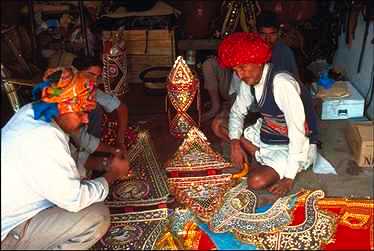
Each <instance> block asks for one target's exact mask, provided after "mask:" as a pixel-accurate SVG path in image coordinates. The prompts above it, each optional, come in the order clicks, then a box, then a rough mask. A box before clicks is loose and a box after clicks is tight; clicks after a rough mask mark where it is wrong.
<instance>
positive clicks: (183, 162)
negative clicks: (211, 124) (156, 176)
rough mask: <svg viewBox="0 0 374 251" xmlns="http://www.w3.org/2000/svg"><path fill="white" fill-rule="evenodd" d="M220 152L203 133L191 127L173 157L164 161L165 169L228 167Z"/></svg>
mask: <svg viewBox="0 0 374 251" xmlns="http://www.w3.org/2000/svg"><path fill="white" fill-rule="evenodd" d="M230 166H231V164H230V163H229V162H227V161H226V160H225V159H224V158H223V157H222V156H221V155H220V154H218V153H217V152H215V151H214V150H213V149H212V148H211V146H210V143H209V142H208V141H207V138H206V137H205V135H204V134H203V133H202V132H201V131H200V130H199V129H198V128H196V127H192V128H191V129H190V131H189V132H188V133H187V136H186V138H185V139H184V140H183V142H182V144H181V145H180V146H179V147H178V150H177V151H176V153H175V154H174V155H173V157H172V158H171V159H170V160H168V161H166V163H165V169H166V171H168V172H172V171H200V170H206V169H222V168H225V167H230Z"/></svg>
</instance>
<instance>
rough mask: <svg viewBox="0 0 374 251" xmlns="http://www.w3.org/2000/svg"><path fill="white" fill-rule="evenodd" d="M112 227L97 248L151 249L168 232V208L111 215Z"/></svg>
mask: <svg viewBox="0 0 374 251" xmlns="http://www.w3.org/2000/svg"><path fill="white" fill-rule="evenodd" d="M111 222H112V224H111V227H110V228H109V230H108V232H107V233H106V235H105V236H104V237H103V238H102V239H101V240H100V242H99V243H97V244H96V246H95V249H96V250H151V249H156V248H155V247H156V244H157V243H158V241H159V240H160V238H162V237H163V236H164V234H166V233H167V232H168V228H169V221H168V211H167V209H166V208H165V209H156V210H148V211H143V212H136V213H124V214H113V215H111Z"/></svg>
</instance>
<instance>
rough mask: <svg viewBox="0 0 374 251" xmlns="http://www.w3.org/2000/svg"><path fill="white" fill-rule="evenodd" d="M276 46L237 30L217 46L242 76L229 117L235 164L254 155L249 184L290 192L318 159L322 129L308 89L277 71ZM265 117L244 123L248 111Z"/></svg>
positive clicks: (223, 59)
mask: <svg viewBox="0 0 374 251" xmlns="http://www.w3.org/2000/svg"><path fill="white" fill-rule="evenodd" d="M270 58H271V48H270V47H269V46H268V44H267V43H266V42H265V41H264V40H263V39H262V38H261V37H260V36H259V35H258V34H256V33H246V32H240V33H233V34H232V35H230V36H227V37H226V38H225V39H224V40H223V41H222V43H221V44H220V46H219V48H218V59H219V63H220V64H221V65H222V66H223V67H227V68H233V70H234V71H235V73H236V74H237V75H238V76H239V78H240V79H241V80H242V83H241V85H240V91H239V93H238V95H237V97H236V100H235V103H234V104H233V106H232V108H231V111H230V116H229V132H228V134H229V135H228V137H229V139H230V145H231V160H232V162H233V163H234V165H236V166H241V165H242V164H243V162H244V161H247V155H246V153H248V154H250V155H251V157H252V169H251V170H250V172H249V175H248V187H249V188H250V189H254V190H258V189H263V188H267V189H268V190H269V191H270V192H272V193H274V194H275V195H277V196H283V195H285V194H286V193H288V192H289V191H290V190H291V188H292V186H293V180H294V178H295V176H296V174H297V173H298V172H299V171H301V170H305V169H306V168H308V167H309V166H310V165H312V164H314V163H315V160H316V154H317V151H316V143H317V141H318V137H317V136H318V133H317V132H318V131H317V126H316V116H315V112H314V111H313V107H312V105H311V103H310V102H309V100H308V99H306V98H305V97H306V96H307V95H306V91H307V90H306V89H305V88H304V87H303V86H302V84H301V83H298V81H297V80H296V79H295V78H294V77H293V76H291V75H290V74H288V73H287V72H278V71H275V70H273V66H272V64H271V63H268V61H269V60H270ZM250 110H252V111H258V112H259V113H260V114H261V118H260V119H258V120H257V122H256V123H255V124H254V125H252V126H249V127H247V128H244V126H243V122H244V118H245V116H246V115H247V113H248V111H250Z"/></svg>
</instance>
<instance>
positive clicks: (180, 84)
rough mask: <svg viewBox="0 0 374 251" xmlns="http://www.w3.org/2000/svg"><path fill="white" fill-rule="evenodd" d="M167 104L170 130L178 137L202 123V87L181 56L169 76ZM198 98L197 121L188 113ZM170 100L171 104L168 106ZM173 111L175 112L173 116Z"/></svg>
mask: <svg viewBox="0 0 374 251" xmlns="http://www.w3.org/2000/svg"><path fill="white" fill-rule="evenodd" d="M166 87H167V99H168V100H166V106H167V108H166V109H167V112H168V119H169V131H170V133H171V134H172V135H173V136H175V137H177V138H182V137H184V136H185V135H186V134H187V132H188V131H189V130H190V128H191V127H192V126H199V125H200V101H199V100H200V93H199V92H200V88H199V80H198V79H197V78H196V77H195V76H194V75H193V73H192V71H191V70H190V68H189V67H188V65H187V64H186V62H185V61H184V59H183V58H182V57H181V56H179V57H178V58H177V60H176V61H175V63H174V66H173V68H172V69H171V71H170V73H169V76H168V84H167V86H166ZM195 97H196V99H197V102H196V104H197V111H198V121H197V123H196V122H195V121H194V120H193V119H192V118H191V116H190V115H189V114H188V113H187V110H188V108H189V107H190V106H191V104H192V102H193V101H194V99H195ZM168 101H169V102H170V103H171V106H168V105H167V104H168ZM172 113H175V115H174V117H173V118H172Z"/></svg>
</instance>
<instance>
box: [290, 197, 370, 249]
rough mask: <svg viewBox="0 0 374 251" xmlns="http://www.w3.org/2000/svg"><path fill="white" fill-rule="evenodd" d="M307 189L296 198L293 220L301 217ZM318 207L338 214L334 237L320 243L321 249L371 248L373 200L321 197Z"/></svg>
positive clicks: (299, 219)
mask: <svg viewBox="0 0 374 251" xmlns="http://www.w3.org/2000/svg"><path fill="white" fill-rule="evenodd" d="M308 193H309V192H306V193H305V196H302V197H301V198H300V199H298V201H297V206H296V207H297V208H296V209H295V210H294V211H293V216H294V217H293V218H294V222H296V223H297V222H300V221H302V220H303V219H304V215H303V211H304V201H305V198H306V196H307V195H308ZM317 206H318V208H319V209H320V210H324V211H327V212H330V213H334V214H337V215H338V216H337V217H338V221H337V226H336V232H335V236H334V239H333V240H332V241H331V242H330V243H328V244H326V245H323V246H322V249H323V250H340V249H345V250H374V202H373V200H372V199H349V198H342V197H339V198H323V199H320V200H318V202H317Z"/></svg>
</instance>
